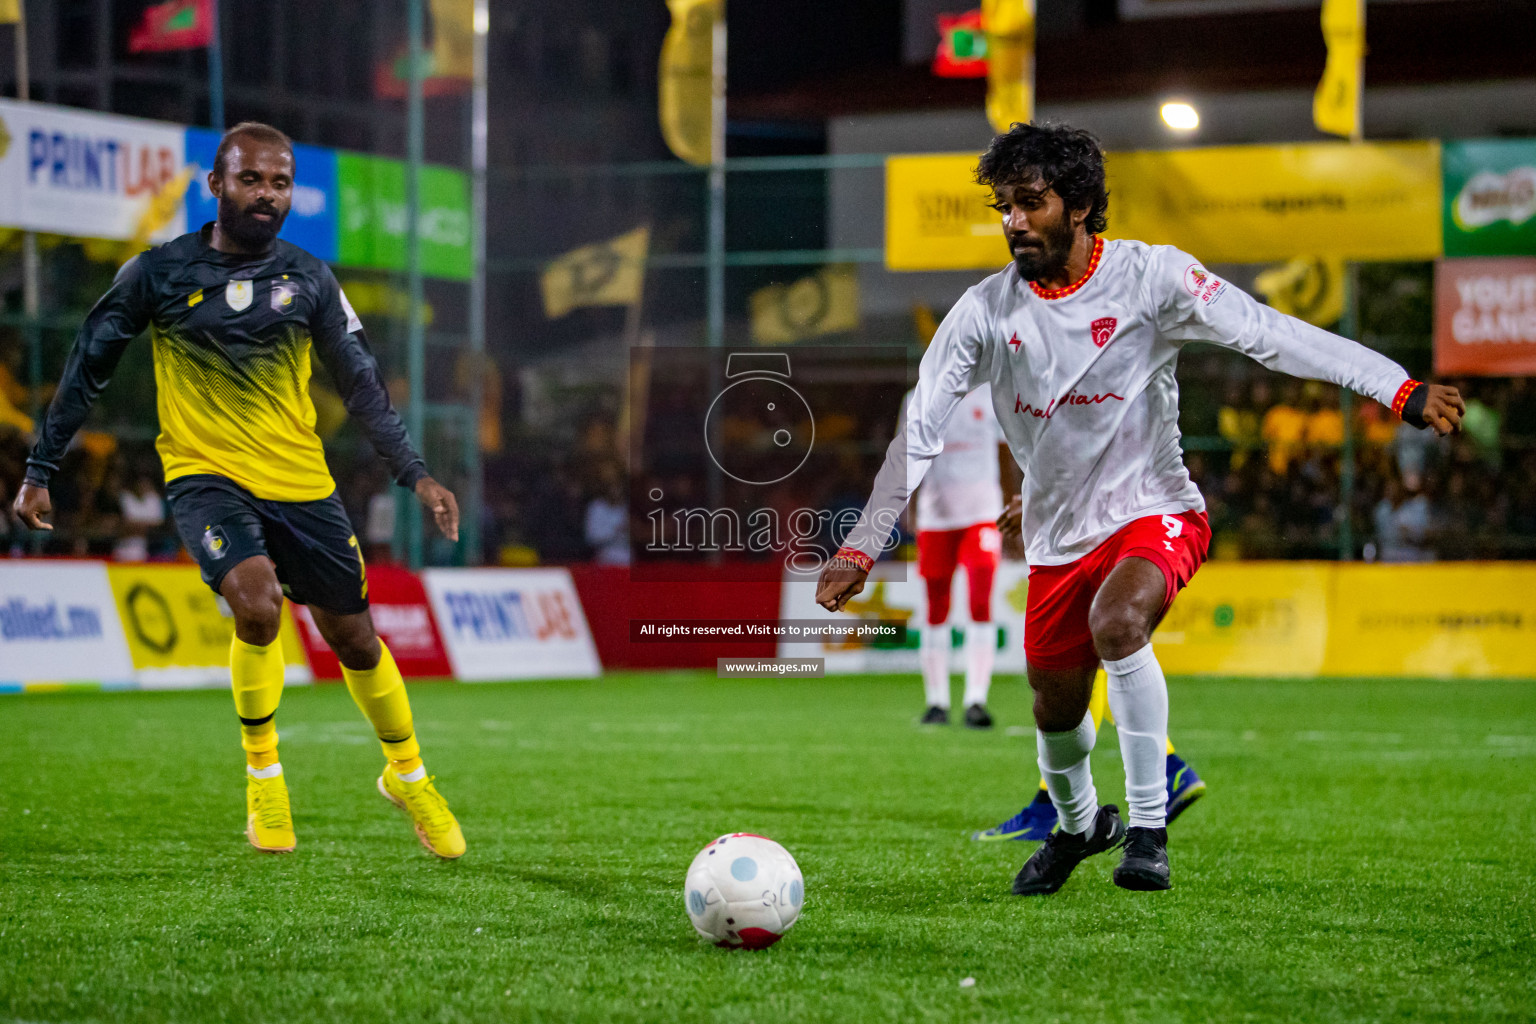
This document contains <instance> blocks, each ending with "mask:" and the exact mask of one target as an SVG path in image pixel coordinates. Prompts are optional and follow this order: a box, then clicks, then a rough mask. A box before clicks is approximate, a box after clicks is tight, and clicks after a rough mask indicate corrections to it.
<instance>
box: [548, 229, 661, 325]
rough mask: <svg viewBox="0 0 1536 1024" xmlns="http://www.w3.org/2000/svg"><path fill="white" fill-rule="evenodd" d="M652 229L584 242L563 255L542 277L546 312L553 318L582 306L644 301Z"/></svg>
mask: <svg viewBox="0 0 1536 1024" xmlns="http://www.w3.org/2000/svg"><path fill="white" fill-rule="evenodd" d="M650 245H651V229H650V227H649V226H647V227H641V228H636V229H635V230H633V231H631V232H629V233H628V234H625V235H620V236H619V237H618V238H611V239H609V240H608V241H606V242H598V243H597V244H595V245H584V246H582V247H581V248H580V249H572V250H571V251H570V252H568V253H566V254H565V255H564V256H560V257H558V258H556V259H555V260H554V262H552V263H550V265H549V266H548V267H547V268H545V270H544V274H543V276H542V277H541V278H540V279H539V285H540V288H541V289H542V290H543V292H544V315H545V316H547V317H549V318H550V319H551V320H554V319H557V318H559V317H562V316H565V314H567V313H569V312H570V311H571V310H573V309H577V308H579V307H581V306H630V305H634V304H635V303H637V302H639V301H640V294H641V286H642V285H643V284H644V282H645V257H646V253H647V252H648V251H649V250H650Z"/></svg>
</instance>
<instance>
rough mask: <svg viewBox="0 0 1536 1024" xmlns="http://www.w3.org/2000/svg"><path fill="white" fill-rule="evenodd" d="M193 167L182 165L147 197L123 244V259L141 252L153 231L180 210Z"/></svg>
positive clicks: (174, 216) (190, 181) (169, 220)
mask: <svg viewBox="0 0 1536 1024" xmlns="http://www.w3.org/2000/svg"><path fill="white" fill-rule="evenodd" d="M194 169H195V168H194V166H193V165H192V164H188V165H187V166H185V167H183V168H182V169H181V173H179V174H177V175H176V177H174V178H171V179H170V180H168V181H167V182H166V183H165V184H164V185H161V186H160V187H159V188H158V189H156V190H155V194H154V195H152V196H150V197H149V202H147V203H145V204H144V212H143V213H141V214H139V223H138V224H137V225H136V226H135V227H134V229H133V237H132V238H130V239H128V241H127V243H126V244H124V246H123V259H124V260H127V259H130V258H132V257H133V256H135V255H136V254H138V253H141V252H143V251H144V250H145V249H146V248H147V247H148V246H149V240H150V238H151V237H152V236H153V235H154V233H155V232H156V231H159V230H160V229H161V228H163V227H165V226H166V225H167V224H169V223H170V222H171V221H172V220H174V219H175V218H176V214H177V213H179V212H180V211H181V201H182V199H183V198H185V197H186V194H187V186H188V185H190V184H192V172H193V170H194Z"/></svg>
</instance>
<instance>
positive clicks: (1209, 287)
mask: <svg viewBox="0 0 1536 1024" xmlns="http://www.w3.org/2000/svg"><path fill="white" fill-rule="evenodd" d="M1184 290H1185V291H1187V292H1189V294H1191V295H1193V296H1194V297H1195V298H1196V299H1198V300H1199V301H1200V302H1203V303H1205V304H1206V305H1207V306H1209V305H1211V304H1212V303H1214V302H1215V301H1216V300H1217V299H1219V298H1221V297H1222V296H1223V295H1225V294H1226V292H1227V282H1225V281H1223V280H1222V279H1221V278H1219V277H1217V276H1216V275H1215V274H1213V273H1211V272H1210V271H1209V270H1206V269H1205V268H1204V267H1202V266H1201V265H1200V264H1198V263H1191V264H1190V265H1189V266H1187V267H1185V268H1184Z"/></svg>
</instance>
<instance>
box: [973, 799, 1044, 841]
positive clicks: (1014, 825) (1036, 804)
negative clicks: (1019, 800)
mask: <svg viewBox="0 0 1536 1024" xmlns="http://www.w3.org/2000/svg"><path fill="white" fill-rule="evenodd" d="M1055 827H1056V808H1055V807H1053V806H1052V805H1051V797H1050V794H1048V793H1047V792H1046V791H1045V790H1043V789H1042V790H1039V791H1037V792H1036V793H1035V798H1034V800H1032V801H1031V802H1029V803H1027V804H1025V805H1024V809H1023V810H1022V811H1020V812H1019V813H1018V814H1015V815H1014V816H1013V817H1011V818H1009V819H1008V820H1007V821H1005V822H1003V823H1002V824H1001V825H994V826H992V827H991V828H989V829H987V830H986V831H985V832H973V833H971V838H972V839H974V840H976V841H977V842H981V843H994V842H998V841H999V840H1003V839H1021V840H1028V841H1030V842H1041V841H1042V840H1044V839H1045V837H1046V836H1048V835H1050V834H1051V829H1053V828H1055Z"/></svg>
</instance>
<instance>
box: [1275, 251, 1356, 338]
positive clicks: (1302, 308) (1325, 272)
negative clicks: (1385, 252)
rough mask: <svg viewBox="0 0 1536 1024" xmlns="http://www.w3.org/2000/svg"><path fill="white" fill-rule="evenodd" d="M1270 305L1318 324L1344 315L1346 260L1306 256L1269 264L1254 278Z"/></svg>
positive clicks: (1319, 325) (1322, 324)
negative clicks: (1273, 265)
mask: <svg viewBox="0 0 1536 1024" xmlns="http://www.w3.org/2000/svg"><path fill="white" fill-rule="evenodd" d="M1253 286H1254V287H1255V288H1257V289H1258V290H1259V292H1260V294H1262V295H1263V296H1264V298H1265V299H1267V300H1268V301H1269V304H1270V305H1271V306H1273V307H1274V308H1276V309H1278V310H1279V311H1280V312H1282V313H1286V314H1288V315H1290V316H1294V317H1296V318H1297V319H1298V320H1305V321H1306V322H1307V323H1309V324H1316V325H1317V326H1318V327H1327V326H1329V325H1330V324H1336V323H1338V322H1339V318H1340V317H1342V316H1343V315H1344V261H1343V260H1341V259H1335V258H1332V257H1326V256H1304V257H1302V258H1300V259H1294V260H1291V261H1290V262H1289V263H1282V264H1280V265H1279V266H1277V267H1270V268H1269V269H1268V270H1266V271H1264V272H1263V273H1261V274H1259V276H1258V277H1256V278H1254V279H1253Z"/></svg>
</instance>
